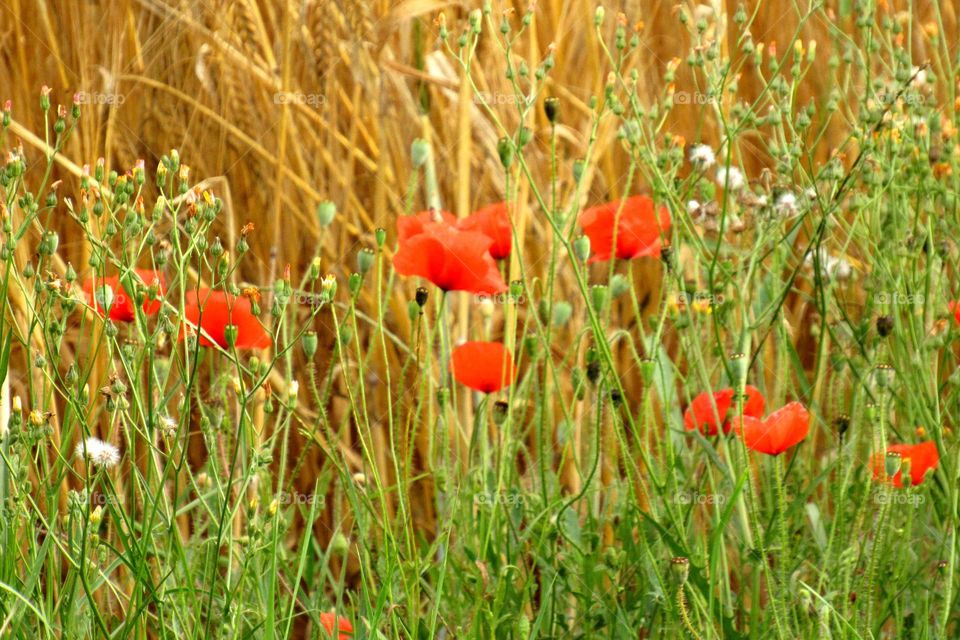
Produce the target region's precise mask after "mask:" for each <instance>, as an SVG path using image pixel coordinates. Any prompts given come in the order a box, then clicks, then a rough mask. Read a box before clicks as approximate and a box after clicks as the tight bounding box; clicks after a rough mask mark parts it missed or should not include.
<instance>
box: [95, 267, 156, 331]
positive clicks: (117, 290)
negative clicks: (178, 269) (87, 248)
mask: <svg viewBox="0 0 960 640" xmlns="http://www.w3.org/2000/svg"><path fill="white" fill-rule="evenodd" d="M134 272H135V273H136V274H137V277H139V278H140V280H142V281H143V285H144V286H145V287H150V286H152V285H154V284H156V285H157V286H158V287H159V291H158V293H157V298H156V299H155V300H149V299H147V300H144V301H143V312H144V313H145V314H146V315H148V316H151V315H153V314H155V313H156V312H157V311H159V310H160V307H161V305H162V304H163V303H162V302H161V301H160V296H162V295H163V293H164V291H165V290H166V282H165V281H164V279H163V274H162V273H160V272H159V271H151V270H150V269H134ZM104 286H107V287H110V290H111V291H113V302H112V303H111V305H110V319H111V320H113V321H115V322H133V321H134V320H135V319H136V317H137V311H136V307H135V306H134V299H133V294H131V293H130V292H128V291H127V290H126V289H124V288H123V285H122V284H121V283H120V276H119V275H116V276H110V277H109V278H90V279H89V280H87V281H86V282H84V283H83V293H84V295H85V296H86V300H87V304H89V305H90V306H91V307H93V309H94V310H95V311H96V312H97V313H99V314H100V315H101V316H102V315H103V312H104V309H102V308H101V307H102V306H103V302H105V301H104V300H103V295H102V293H101V291H102V290H103V287H104Z"/></svg>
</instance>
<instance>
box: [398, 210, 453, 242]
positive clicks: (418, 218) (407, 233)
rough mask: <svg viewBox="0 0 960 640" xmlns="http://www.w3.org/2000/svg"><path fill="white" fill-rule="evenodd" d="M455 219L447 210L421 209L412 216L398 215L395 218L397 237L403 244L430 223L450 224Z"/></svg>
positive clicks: (421, 231)
mask: <svg viewBox="0 0 960 640" xmlns="http://www.w3.org/2000/svg"><path fill="white" fill-rule="evenodd" d="M438 217H439V219H437V218H438ZM456 221H457V219H456V217H454V215H453V214H452V213H450V212H449V211H437V212H433V211H421V212H420V213H417V214H414V215H412V216H400V217H399V218H397V239H398V241H399V243H400V244H403V243H404V242H406V241H407V240H408V239H410V238H412V237H413V236H416V235H420V234H421V233H423V230H424V229H425V228H427V227H428V226H430V225H432V224H448V225H452V224H454V223H455V222H456Z"/></svg>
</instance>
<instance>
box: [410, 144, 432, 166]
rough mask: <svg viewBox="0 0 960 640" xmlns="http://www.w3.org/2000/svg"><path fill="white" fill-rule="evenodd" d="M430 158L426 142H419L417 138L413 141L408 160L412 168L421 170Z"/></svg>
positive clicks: (428, 146)
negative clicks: (411, 163)
mask: <svg viewBox="0 0 960 640" xmlns="http://www.w3.org/2000/svg"><path fill="white" fill-rule="evenodd" d="M429 157H430V145H429V144H427V142H426V140H421V139H420V138H417V139H416V140H414V141H413V144H411V145H410V159H411V161H412V162H413V166H414V167H415V168H417V169H419V168H421V167H422V166H423V165H425V164H426V163H427V159H428V158H429Z"/></svg>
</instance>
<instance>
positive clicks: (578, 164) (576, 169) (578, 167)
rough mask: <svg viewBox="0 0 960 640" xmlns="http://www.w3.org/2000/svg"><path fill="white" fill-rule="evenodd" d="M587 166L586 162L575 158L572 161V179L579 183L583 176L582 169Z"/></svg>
mask: <svg viewBox="0 0 960 640" xmlns="http://www.w3.org/2000/svg"><path fill="white" fill-rule="evenodd" d="M586 168H587V163H586V162H584V161H583V160H581V159H580V158H577V159H576V160H574V161H573V181H574V182H577V183H579V182H580V179H581V178H582V177H583V171H584V169H586Z"/></svg>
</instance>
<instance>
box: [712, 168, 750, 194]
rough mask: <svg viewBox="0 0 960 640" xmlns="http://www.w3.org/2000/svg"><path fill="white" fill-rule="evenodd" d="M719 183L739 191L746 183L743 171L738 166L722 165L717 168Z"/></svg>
mask: <svg viewBox="0 0 960 640" xmlns="http://www.w3.org/2000/svg"><path fill="white" fill-rule="evenodd" d="M717 184H719V185H720V186H721V187H722V186H724V185H726V188H727V189H730V190H732V191H739V190H740V189H742V188H743V185H745V184H746V180H745V179H744V177H743V172H742V171H740V169H738V168H736V167H729V168H728V167H720V168H719V169H717Z"/></svg>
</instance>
